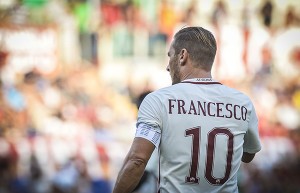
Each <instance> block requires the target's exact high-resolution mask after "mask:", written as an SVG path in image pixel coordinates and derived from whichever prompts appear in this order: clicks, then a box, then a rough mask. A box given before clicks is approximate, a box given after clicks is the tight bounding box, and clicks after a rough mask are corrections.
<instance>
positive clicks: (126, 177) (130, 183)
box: [113, 137, 155, 193]
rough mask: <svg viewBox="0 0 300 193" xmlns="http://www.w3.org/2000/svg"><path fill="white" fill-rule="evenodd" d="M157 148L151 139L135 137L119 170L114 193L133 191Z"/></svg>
mask: <svg viewBox="0 0 300 193" xmlns="http://www.w3.org/2000/svg"><path fill="white" fill-rule="evenodd" d="M154 148H155V145H154V144H153V143H151V142H150V141H149V140H147V139H144V138H140V137H135V139H134V141H133V143H132V146H131V148H130V150H129V152H128V154H127V156H126V158H125V161H124V163H123V166H122V168H121V170H120V172H119V175H118V178H117V180H116V184H115V187H114V190H113V193H131V192H132V191H133V190H134V188H135V187H136V186H137V184H138V182H139V181H140V179H141V177H142V175H143V173H144V170H145V167H146V165H147V162H148V160H149V158H150V156H151V154H152V152H153V150H154Z"/></svg>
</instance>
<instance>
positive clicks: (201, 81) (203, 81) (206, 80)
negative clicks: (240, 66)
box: [181, 78, 221, 84]
mask: <svg viewBox="0 0 300 193" xmlns="http://www.w3.org/2000/svg"><path fill="white" fill-rule="evenodd" d="M181 83H191V84H221V83H220V82H218V81H216V80H214V79H212V78H192V79H186V80H183V81H182V82H181Z"/></svg>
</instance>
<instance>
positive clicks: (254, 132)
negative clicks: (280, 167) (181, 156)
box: [242, 106, 261, 163]
mask: <svg viewBox="0 0 300 193" xmlns="http://www.w3.org/2000/svg"><path fill="white" fill-rule="evenodd" d="M243 149H244V151H243V156H242V162H245V163H249V162H251V161H252V160H253V159H254V157H255V154H256V153H257V152H259V151H260V150H261V144H260V139H259V132H258V118H257V115H256V112H255V109H254V106H253V108H252V112H251V115H250V119H249V126H248V131H247V132H246V134H245V136H244V145H243Z"/></svg>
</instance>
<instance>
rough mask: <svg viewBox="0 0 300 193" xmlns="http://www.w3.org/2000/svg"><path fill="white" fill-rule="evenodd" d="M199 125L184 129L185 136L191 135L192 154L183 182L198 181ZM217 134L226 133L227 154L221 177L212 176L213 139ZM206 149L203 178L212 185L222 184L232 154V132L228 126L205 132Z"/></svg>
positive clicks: (228, 169)
mask: <svg viewBox="0 0 300 193" xmlns="http://www.w3.org/2000/svg"><path fill="white" fill-rule="evenodd" d="M200 131H201V127H194V128H190V129H187V130H185V137H190V136H191V137H192V151H191V152H192V155H191V166H190V172H189V174H188V176H186V179H185V182H187V183H192V184H195V183H199V180H200V179H199V178H198V177H197V172H198V161H199V156H200V155H201V152H200V148H199V144H200V142H201V134H200ZM218 135H226V136H227V138H228V141H227V156H226V158H225V159H226V166H225V174H224V176H223V177H222V178H216V177H214V176H213V165H214V164H213V163H214V152H215V141H216V138H217V136H218ZM207 139H208V140H207V142H208V144H207V149H206V166H205V178H206V180H207V181H208V182H209V183H211V184H213V185H222V184H224V183H225V182H226V181H227V180H228V178H229V176H230V171H231V161H232V155H233V134H232V133H231V131H230V130H229V129H228V128H224V127H215V128H213V129H212V130H211V131H210V132H209V133H208V134H207Z"/></svg>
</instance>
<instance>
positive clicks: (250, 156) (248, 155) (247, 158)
mask: <svg viewBox="0 0 300 193" xmlns="http://www.w3.org/2000/svg"><path fill="white" fill-rule="evenodd" d="M254 157H255V153H247V152H244V153H243V157H242V162H245V163H249V162H251V161H252V160H253V158H254Z"/></svg>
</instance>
